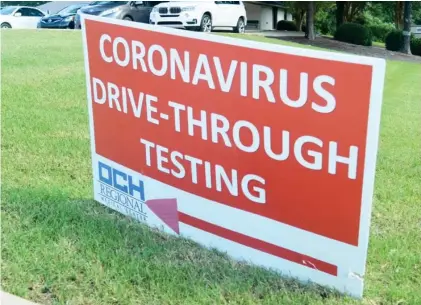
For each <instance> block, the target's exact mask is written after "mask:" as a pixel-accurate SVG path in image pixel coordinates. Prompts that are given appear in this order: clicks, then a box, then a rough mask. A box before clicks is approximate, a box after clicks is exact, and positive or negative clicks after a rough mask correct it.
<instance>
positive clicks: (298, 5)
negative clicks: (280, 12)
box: [286, 1, 307, 31]
mask: <svg viewBox="0 0 421 305" xmlns="http://www.w3.org/2000/svg"><path fill="white" fill-rule="evenodd" d="M286 5H287V6H288V11H290V12H291V15H292V18H293V20H294V21H295V25H296V26H297V29H298V31H301V27H302V26H303V21H304V17H305V14H306V11H307V4H306V3H305V2H304V1H291V2H287V3H286Z"/></svg>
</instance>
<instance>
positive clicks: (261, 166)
mask: <svg viewBox="0 0 421 305" xmlns="http://www.w3.org/2000/svg"><path fill="white" fill-rule="evenodd" d="M82 25H83V26H82V28H83V37H84V55H85V69H86V81H87V96H88V106H89V119H90V136H91V149H92V166H93V178H94V197H95V200H97V201H99V202H100V203H102V204H104V205H106V206H108V207H110V208H111V209H114V210H116V211H119V212H121V213H122V214H125V215H129V216H131V217H134V218H135V219H137V220H139V221H141V222H143V223H146V224H147V225H149V226H152V227H159V228H161V229H162V230H164V231H165V232H167V233H169V234H173V235H177V236H178V235H182V236H185V237H188V238H191V239H192V240H195V241H197V242H198V243H200V244H202V245H204V246H207V247H215V248H217V249H219V250H221V251H224V252H227V253H228V254H229V255H231V256H232V257H234V258H237V259H241V260H246V261H249V262H251V263H254V264H257V265H261V266H264V267H270V268H273V269H276V270H278V271H280V272H281V273H284V274H287V275H289V276H293V277H295V278H298V279H300V280H303V281H307V280H311V281H313V282H315V283H318V284H322V285H326V286H329V287H332V288H335V289H337V290H339V291H342V292H344V293H347V294H350V295H352V296H355V297H361V296H362V292H363V277H364V273H365V264H366V257H367V247H368V239H369V226H370V215H371V205H372V195H373V185H374V175H375V164H376V155H377V145H378V136H379V125H380V112H381V101H382V94H383V82H384V74H385V61H384V60H382V59H377V58H368V57H359V56H353V55H347V54H339V53H330V52H322V51H314V50H307V49H301V48H293V47H285V46H281V45H275V44H267V43H261V42H254V41H248V40H243V39H234V38H229V37H224V36H218V35H212V34H203V33H196V32H190V31H182V30H176V29H171V28H165V27H156V26H151V25H148V24H141V23H134V22H125V21H121V20H115V19H105V18H101V17H96V16H83V22H82Z"/></svg>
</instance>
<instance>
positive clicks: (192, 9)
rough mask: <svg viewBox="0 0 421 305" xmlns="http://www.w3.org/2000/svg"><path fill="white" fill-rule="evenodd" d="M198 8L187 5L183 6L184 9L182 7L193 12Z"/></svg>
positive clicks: (185, 10)
mask: <svg viewBox="0 0 421 305" xmlns="http://www.w3.org/2000/svg"><path fill="white" fill-rule="evenodd" d="M195 9H196V7H195V6H186V7H183V8H182V9H181V11H182V12H191V11H194V10H195Z"/></svg>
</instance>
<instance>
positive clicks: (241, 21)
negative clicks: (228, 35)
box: [234, 17, 246, 34]
mask: <svg viewBox="0 0 421 305" xmlns="http://www.w3.org/2000/svg"><path fill="white" fill-rule="evenodd" d="M245 31H246V25H245V24H244V19H243V17H240V18H238V21H237V26H236V27H235V28H234V32H235V33H240V34H243V33H245Z"/></svg>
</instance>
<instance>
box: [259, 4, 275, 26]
mask: <svg viewBox="0 0 421 305" xmlns="http://www.w3.org/2000/svg"><path fill="white" fill-rule="evenodd" d="M260 14H261V15H260V29H261V30H273V13H272V8H271V7H268V6H262V10H261V12H260Z"/></svg>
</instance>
